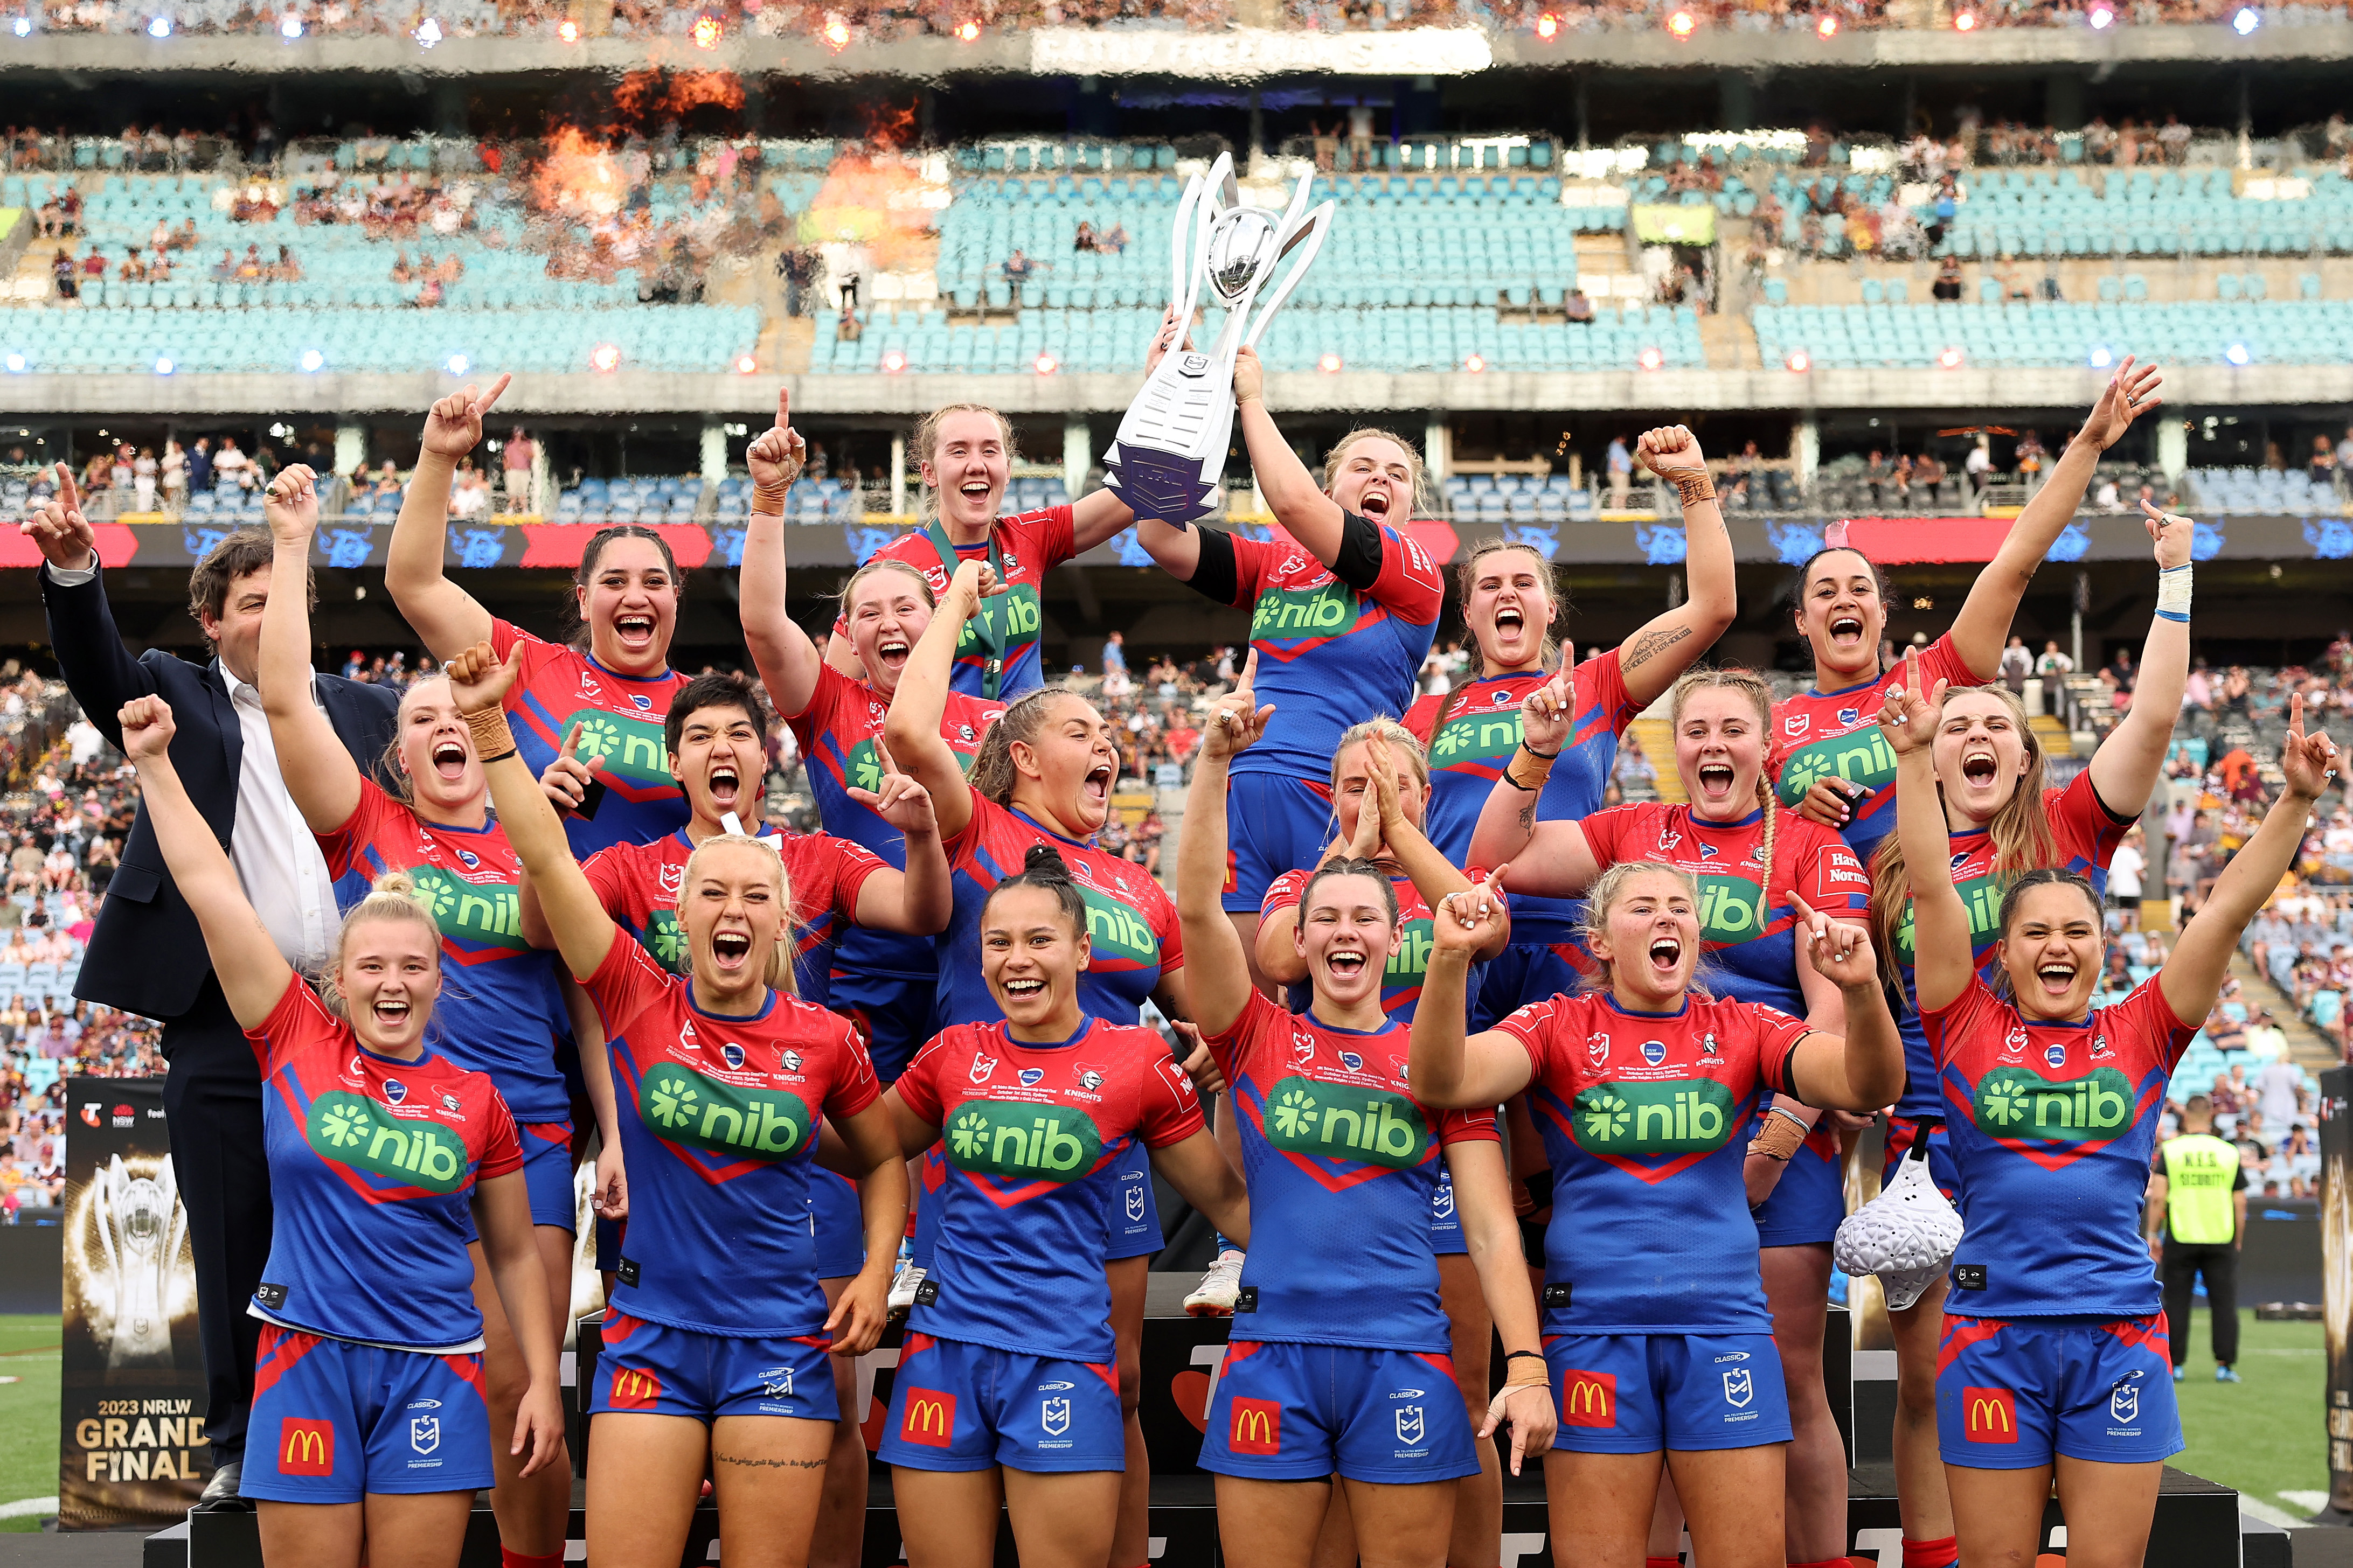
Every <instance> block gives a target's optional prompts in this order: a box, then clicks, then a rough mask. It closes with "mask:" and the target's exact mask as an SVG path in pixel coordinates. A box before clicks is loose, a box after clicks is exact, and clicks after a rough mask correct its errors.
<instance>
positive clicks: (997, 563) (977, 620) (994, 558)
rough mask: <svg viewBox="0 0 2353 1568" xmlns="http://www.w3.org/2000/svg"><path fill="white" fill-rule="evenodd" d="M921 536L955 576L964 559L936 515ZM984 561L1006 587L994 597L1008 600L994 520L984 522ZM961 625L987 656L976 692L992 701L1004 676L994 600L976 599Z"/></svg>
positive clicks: (1001, 638) (1002, 643) (1002, 636)
mask: <svg viewBox="0 0 2353 1568" xmlns="http://www.w3.org/2000/svg"><path fill="white" fill-rule="evenodd" d="M923 537H924V538H925V539H926V540H928V541H929V542H931V546H932V551H933V552H934V554H936V555H938V556H939V558H940V570H941V571H943V572H944V573H945V574H947V575H948V577H949V579H950V580H951V581H953V580H954V579H955V571H956V566H957V564H958V563H960V562H961V561H962V560H963V559H964V558H963V557H962V556H960V555H958V554H957V553H956V547H955V541H954V540H952V539H950V538H949V537H948V532H947V530H946V529H944V528H942V527H941V526H940V523H939V520H938V519H937V518H934V519H933V520H932V521H930V522H929V523H927V524H925V525H924V528H923ZM988 564H989V567H990V569H991V570H992V571H994V572H995V573H996V574H997V581H998V582H1000V583H1003V584H1005V586H1006V590H1007V591H1006V593H1005V594H1003V595H998V597H999V598H1004V599H1009V598H1010V597H1011V595H1012V587H1013V584H1012V583H1011V582H1010V581H1009V580H1008V578H1007V576H1006V575H1005V549H1004V546H1002V545H1000V544H999V543H998V542H997V524H996V522H995V521H991V522H990V523H989V525H988ZM965 626H966V628H967V629H968V630H969V631H970V633H971V634H972V636H973V637H975V638H976V640H977V641H978V642H979V643H980V646H981V647H984V648H986V649H987V652H988V658H987V659H986V660H985V661H983V663H982V665H981V672H980V694H981V696H982V697H984V698H986V699H987V700H989V701H991V702H994V701H996V700H997V687H998V685H999V684H1000V683H1001V682H1002V681H1003V680H1004V679H1005V629H1004V628H1003V627H1002V626H998V625H997V609H996V605H994V603H993V602H992V601H990V600H987V599H983V600H982V601H981V602H980V612H979V614H977V615H976V616H974V617H973V618H972V619H971V620H970V621H968V622H966V623H965Z"/></svg>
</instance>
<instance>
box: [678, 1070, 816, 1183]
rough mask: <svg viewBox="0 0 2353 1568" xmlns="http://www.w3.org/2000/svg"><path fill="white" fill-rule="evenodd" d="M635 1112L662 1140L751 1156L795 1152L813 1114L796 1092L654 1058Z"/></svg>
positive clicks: (813, 1121) (763, 1157)
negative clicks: (745, 1084)
mask: <svg viewBox="0 0 2353 1568" xmlns="http://www.w3.org/2000/svg"><path fill="white" fill-rule="evenodd" d="M638 1116H640V1117H642V1118H643V1119H644V1121H645V1123H646V1125H647V1126H649V1127H650V1128H652V1129H653V1131H654V1135H655V1136H656V1137H658V1138H659V1139H661V1140H662V1141H663V1142H666V1143H679V1144H683V1145H685V1146H686V1147H688V1148H690V1149H708V1150H710V1151H712V1152H713V1153H719V1154H734V1155H738V1156H742V1157H744V1158H747V1159H754V1160H783V1159H788V1158H790V1157H791V1156H792V1155H794V1154H796V1153H797V1152H800V1150H801V1148H802V1146H803V1142H804V1139H805V1137H806V1135H807V1134H808V1133H809V1131H810V1130H811V1129H813V1128H814V1127H815V1126H816V1125H817V1118H816V1117H814V1116H812V1115H811V1114H810V1113H809V1108H808V1106H807V1102H805V1101H804V1100H802V1099H801V1098H800V1096H798V1095H797V1094H792V1093H789V1092H787V1091H786V1090H784V1089H743V1088H739V1087H737V1086H736V1085H734V1084H732V1083H723V1082H721V1081H720V1080H719V1079H715V1078H708V1077H705V1076H704V1075H703V1074H702V1073H699V1072H695V1071H693V1070H691V1068H683V1067H681V1066H679V1065H678V1064H677V1063H675V1062H659V1063H657V1064H656V1065H655V1066H654V1067H653V1068H650V1069H649V1071H648V1072H647V1073H646V1076H645V1077H644V1079H641V1080H640V1081H639V1083H638Z"/></svg>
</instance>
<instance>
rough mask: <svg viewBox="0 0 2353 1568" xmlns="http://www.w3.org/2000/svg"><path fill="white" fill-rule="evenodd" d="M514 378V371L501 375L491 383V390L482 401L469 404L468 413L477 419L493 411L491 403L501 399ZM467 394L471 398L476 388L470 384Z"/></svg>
mask: <svg viewBox="0 0 2353 1568" xmlns="http://www.w3.org/2000/svg"><path fill="white" fill-rule="evenodd" d="M513 380H514V375H513V374H512V372H510V373H508V374H503V375H501V376H500V377H499V379H498V380H496V381H494V382H492V383H491V390H490V391H489V392H488V393H487V394H485V395H483V396H482V397H481V399H480V401H476V402H470V404H469V405H468V408H467V413H468V414H470V416H472V417H474V418H476V419H480V417H481V416H483V415H485V414H488V413H489V412H490V411H491V405H492V404H493V403H496V402H497V401H498V400H499V398H500V397H501V395H503V394H504V393H505V392H506V389H507V387H508V385H509V384H511V383H512V381H513ZM466 395H467V397H468V398H469V399H471V398H472V397H473V395H474V389H473V388H472V387H468V388H467V389H466Z"/></svg>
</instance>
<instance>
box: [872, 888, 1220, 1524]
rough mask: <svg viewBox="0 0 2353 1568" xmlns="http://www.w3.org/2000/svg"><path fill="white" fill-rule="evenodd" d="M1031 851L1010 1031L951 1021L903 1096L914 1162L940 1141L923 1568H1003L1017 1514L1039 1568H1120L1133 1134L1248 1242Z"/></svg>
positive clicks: (982, 952) (996, 920)
mask: <svg viewBox="0 0 2353 1568" xmlns="http://www.w3.org/2000/svg"><path fill="white" fill-rule="evenodd" d="M1065 854H1066V851H1065V850H1064V849H1062V848H1058V847H1055V846H1054V845H1052V844H1050V843H1032V844H1030V845H1029V846H1028V847H1026V848H1025V849H1024V850H1023V851H1022V858H1021V865H1020V867H1019V868H1018V869H1017V870H1016V871H1014V872H1013V873H1011V874H1010V875H1008V876H1007V877H1006V878H1004V879H1001V880H1000V881H998V882H997V884H996V886H995V887H994V888H992V889H990V890H989V892H988V894H987V897H986V898H985V899H984V900H982V903H981V907H980V910H979V911H978V916H977V919H976V928H977V929H976V932H975V948H976V953H975V957H976V960H977V963H978V967H979V970H980V973H981V979H982V982H983V984H986V985H987V987H988V994H989V997H990V999H991V1001H992V1002H993V1003H994V1005H995V1006H996V1008H997V1012H998V1013H999V1015H1000V1016H999V1017H998V1018H997V1020H996V1021H994V1022H986V1023H984V1022H971V1023H963V1024H956V1025H952V1026H949V1027H948V1028H947V1029H945V1030H944V1031H943V1032H942V1033H941V1035H940V1036H939V1037H938V1038H937V1039H935V1040H934V1041H933V1042H932V1043H931V1044H930V1045H928V1046H926V1047H924V1048H923V1051H922V1052H921V1053H920V1054H918V1055H917V1057H916V1058H915V1060H914V1062H913V1065H911V1066H910V1067H909V1068H907V1070H906V1072H905V1073H904V1074H902V1076H901V1077H900V1079H899V1081H898V1083H897V1084H896V1085H894V1086H893V1087H892V1089H891V1090H890V1092H889V1094H888V1095H887V1096H886V1097H885V1100H886V1102H887V1103H888V1105H889V1106H890V1108H891V1110H892V1115H893V1117H894V1118H895V1121H896V1123H897V1126H898V1130H899V1136H900V1140H901V1145H902V1148H903V1149H904V1150H905V1151H906V1152H908V1153H910V1154H913V1153H915V1152H920V1151H922V1150H925V1149H929V1148H932V1147H933V1146H934V1145H937V1146H939V1147H940V1148H941V1149H942V1151H943V1152H944V1157H945V1174H944V1181H943V1183H942V1184H941V1185H940V1187H939V1188H938V1189H937V1190H936V1191H933V1192H929V1193H927V1194H925V1196H924V1199H923V1206H924V1208H925V1210H926V1211H928V1212H929V1213H930V1214H931V1216H932V1217H931V1220H930V1222H929V1223H930V1224H931V1226H932V1235H933V1246H932V1251H931V1254H930V1259H929V1270H928V1276H927V1278H926V1279H925V1280H924V1282H923V1289H922V1291H921V1293H920V1294H918V1295H917V1297H916V1298H915V1304H914V1308H913V1311H912V1312H911V1314H910V1315H909V1317H908V1320H907V1340H906V1344H905V1346H904V1347H903V1348H902V1350H901V1352H900V1353H899V1367H898V1373H897V1374H896V1381H895V1382H894V1384H892V1394H891V1413H890V1417H889V1420H888V1422H887V1423H886V1425H885V1426H884V1427H883V1438H882V1447H881V1457H882V1458H883V1459H884V1460H885V1461H887V1462H888V1463H889V1464H890V1465H891V1466H892V1492H893V1493H894V1495H895V1499H896V1501H897V1505H898V1513H899V1524H900V1531H901V1534H902V1538H903V1539H904V1540H905V1542H906V1547H907V1561H908V1562H909V1563H913V1565H914V1568H987V1564H988V1563H989V1562H990V1560H991V1558H992V1556H993V1555H994V1553H995V1551H996V1540H997V1509H998V1507H999V1504H1000V1502H1002V1503H1003V1504H1004V1505H1005V1506H1006V1507H1007V1509H1008V1511H1009V1512H1010V1513H1011V1515H1012V1520H1013V1536H1014V1541H1015V1542H1016V1544H1017V1545H1018V1549H1019V1553H1020V1558H1021V1561H1022V1562H1023V1563H1029V1564H1035V1565H1040V1568H1103V1563H1104V1562H1105V1561H1106V1560H1107V1559H1109V1554H1111V1553H1112V1552H1113V1551H1114V1540H1113V1537H1114V1531H1115V1528H1116V1527H1117V1525H1118V1524H1119V1523H1120V1522H1121V1520H1120V1508H1119V1502H1120V1496H1121V1491H1122V1479H1121V1475H1120V1472H1121V1471H1122V1470H1123V1469H1124V1467H1125V1464H1126V1460H1127V1457H1128V1454H1129V1451H1130V1450H1129V1438H1128V1434H1127V1423H1128V1420H1129V1419H1132V1418H1130V1417H1126V1416H1124V1415H1123V1412H1122V1408H1121V1406H1122V1403H1123V1402H1122V1398H1121V1391H1120V1374H1119V1372H1118V1371H1117V1369H1116V1367H1115V1365H1114V1362H1113V1358H1114V1355H1115V1353H1116V1352H1115V1348H1114V1342H1113V1331H1112V1328H1111V1325H1110V1322H1109V1319H1110V1317H1111V1312H1112V1300H1111V1290H1110V1287H1109V1285H1108V1283H1107V1281H1106V1279H1105V1274H1104V1268H1105V1262H1106V1258H1105V1254H1106V1250H1107V1247H1106V1244H1107V1242H1108V1240H1109V1237H1110V1233H1109V1232H1108V1231H1107V1230H1106V1228H1105V1226H1104V1224H1103V1198H1102V1194H1101V1190H1100V1189H1101V1184H1102V1178H1103V1176H1104V1175H1105V1174H1107V1173H1109V1172H1110V1171H1111V1170H1112V1169H1113V1160H1114V1155H1115V1153H1116V1152H1117V1150H1118V1149H1119V1147H1120V1146H1121V1145H1122V1144H1123V1143H1124V1142H1128V1141H1129V1140H1131V1139H1133V1140H1134V1141H1136V1142H1141V1143H1142V1144H1143V1145H1144V1146H1145V1148H1146V1149H1147V1150H1148V1151H1149V1152H1150V1159H1151V1162H1152V1165H1153V1167H1154V1168H1155V1170H1157V1171H1158V1172H1159V1173H1161V1174H1162V1175H1163V1176H1165V1177H1166V1178H1167V1180H1168V1183H1169V1184H1170V1185H1171V1186H1173V1187H1175V1188H1176V1190H1177V1191H1178V1192H1179V1193H1182V1194H1184V1195H1185V1198H1186V1201H1187V1202H1188V1203H1190V1204H1192V1205H1194V1206H1195V1207H1196V1208H1198V1209H1199V1210H1201V1212H1202V1213H1204V1214H1206V1215H1209V1216H1210V1218H1211V1219H1212V1221H1213V1222H1214V1223H1216V1224H1218V1225H1219V1226H1239V1227H1240V1234H1245V1235H1246V1234H1248V1230H1249V1226H1250V1209H1249V1204H1248V1200H1247V1198H1246V1197H1245V1196H1244V1194H1243V1191H1242V1184H1241V1181H1240V1177H1238V1176H1236V1175H1235V1174H1234V1172H1233V1170H1232V1168H1231V1167H1230V1166H1229V1165H1228V1164H1227V1163H1226V1160H1225V1156H1224V1155H1222V1154H1220V1153H1219V1152H1218V1147H1217V1145H1216V1143H1214V1142H1212V1141H1211V1140H1210V1138H1209V1136H1208V1131H1207V1130H1206V1129H1205V1128H1204V1127H1203V1126H1202V1123H1201V1109H1200V1103H1199V1101H1198V1100H1197V1099H1196V1098H1195V1097H1194V1092H1193V1085H1192V1081H1191V1080H1190V1079H1187V1077H1186V1075H1185V1070H1184V1068H1181V1067H1179V1066H1178V1065H1177V1064H1176V1062H1175V1061H1173V1060H1171V1059H1170V1058H1169V1055H1168V1047H1167V1046H1166V1043H1165V1042H1163V1041H1162V1039H1161V1037H1160V1036H1159V1035H1158V1034H1157V1033H1156V1032H1155V1031H1154V1030H1151V1029H1148V1028H1144V1027H1141V1026H1135V1025H1134V1024H1132V1023H1130V1024H1121V1023H1115V1022H1113V1021H1112V1020H1110V1019H1107V1018H1104V1017H1103V1016H1100V1015H1097V1014H1095V1013H1094V1011H1093V1009H1092V1005H1091V1004H1090V1000H1089V995H1088V992H1089V987H1088V984H1087V983H1086V978H1085V976H1086V972H1087V971H1088V970H1089V968H1090V966H1091V964H1092V959H1093V956H1094V953H1093V944H1092V940H1091V938H1090V935H1089V931H1090V928H1091V927H1092V925H1093V924H1094V921H1093V917H1092V903H1091V900H1089V899H1088V898H1087V896H1086V894H1085V893H1084V892H1083V891H1082V889H1081V886H1080V884H1079V883H1078V882H1076V881H1075V880H1073V879H1072V877H1071V868H1070V866H1069V864H1068V862H1067V861H1066V859H1065V858H1064V857H1065Z"/></svg>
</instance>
